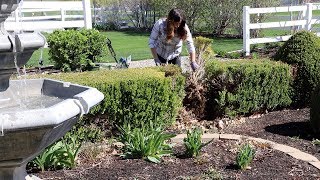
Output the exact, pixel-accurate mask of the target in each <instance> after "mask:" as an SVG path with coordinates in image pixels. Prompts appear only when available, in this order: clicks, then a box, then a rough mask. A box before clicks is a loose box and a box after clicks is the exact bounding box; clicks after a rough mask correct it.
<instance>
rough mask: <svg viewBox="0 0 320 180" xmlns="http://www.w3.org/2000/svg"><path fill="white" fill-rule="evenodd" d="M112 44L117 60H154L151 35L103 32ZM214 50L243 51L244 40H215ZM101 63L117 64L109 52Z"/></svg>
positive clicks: (45, 56) (36, 59)
mask: <svg viewBox="0 0 320 180" xmlns="http://www.w3.org/2000/svg"><path fill="white" fill-rule="evenodd" d="M102 33H103V34H105V35H106V36H107V37H108V38H109V39H110V40H111V42H112V46H113V49H114V51H115V53H116V55H117V59H120V57H127V56H129V55H131V56H132V59H133V60H142V59H150V58H152V55H151V52H150V48H149V46H148V40H149V33H145V32H142V33H137V32H114V31H112V32H102ZM212 48H213V50H214V51H215V52H217V51H222V50H223V51H234V50H239V49H242V39H225V38H214V39H213V44H212ZM186 49H187V48H186V46H184V48H183V55H187V54H188V53H187V50H186ZM48 51H49V50H48V49H43V58H42V59H43V62H44V65H50V64H52V63H51V62H50V61H49V55H48ZM40 54H41V50H37V51H35V52H34V53H33V55H32V57H31V59H30V60H29V61H28V63H27V67H32V66H38V62H39V59H40ZM101 62H115V61H114V59H113V57H112V56H111V55H110V53H109V51H108V50H107V52H106V53H105V54H104V55H103V57H102V58H101Z"/></svg>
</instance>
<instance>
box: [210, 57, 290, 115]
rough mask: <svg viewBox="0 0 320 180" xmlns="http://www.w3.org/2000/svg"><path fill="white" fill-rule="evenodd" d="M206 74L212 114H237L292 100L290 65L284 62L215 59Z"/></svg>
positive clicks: (273, 106)
mask: <svg viewBox="0 0 320 180" xmlns="http://www.w3.org/2000/svg"><path fill="white" fill-rule="evenodd" d="M206 76H207V80H208V82H207V83H208V94H207V97H208V105H207V107H208V108H207V113H208V115H209V116H223V115H225V116H228V117H233V116H236V115H245V114H250V113H254V112H258V111H264V110H273V109H276V108H278V107H284V106H288V105H290V103H291V99H290V93H291V88H290V83H291V81H292V79H291V75H290V66H289V65H287V64H284V63H281V62H275V61H270V60H254V61H252V60H241V61H211V62H209V63H208V64H207V65H206Z"/></svg>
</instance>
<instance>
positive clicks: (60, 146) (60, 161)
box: [32, 134, 81, 171]
mask: <svg viewBox="0 0 320 180" xmlns="http://www.w3.org/2000/svg"><path fill="white" fill-rule="evenodd" d="M80 147H81V143H79V142H77V141H76V136H74V135H72V134H67V135H66V136H65V137H64V138H62V139H61V140H60V141H58V142H56V143H54V144H52V145H51V146H49V147H48V148H46V149H45V150H44V151H43V152H42V153H41V154H40V155H39V156H37V157H36V158H35V159H34V160H33V161H32V164H34V166H36V167H37V168H38V169H40V170H41V171H45V170H55V169H62V168H68V169H72V168H74V167H75V166H76V158H77V155H78V152H79V149H80Z"/></svg>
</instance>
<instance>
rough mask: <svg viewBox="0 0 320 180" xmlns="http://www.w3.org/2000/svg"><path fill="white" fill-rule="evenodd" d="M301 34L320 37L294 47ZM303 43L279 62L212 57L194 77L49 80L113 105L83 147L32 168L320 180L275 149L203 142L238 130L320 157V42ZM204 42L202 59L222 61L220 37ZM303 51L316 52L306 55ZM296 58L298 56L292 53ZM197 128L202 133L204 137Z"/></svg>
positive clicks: (103, 74) (73, 138) (87, 75)
mask: <svg viewBox="0 0 320 180" xmlns="http://www.w3.org/2000/svg"><path fill="white" fill-rule="evenodd" d="M301 37H302V39H308V38H310V39H313V40H314V41H311V40H310V39H309V40H308V41H306V42H307V43H305V44H303V45H301V47H297V48H296V49H295V47H290V43H291V44H292V43H293V44H294V46H295V45H296V44H297V42H296V41H300V40H299V38H300V39H301ZM297 39H298V40H297ZM297 39H294V38H293V39H291V40H289V41H288V44H286V43H285V45H284V46H282V47H281V48H280V50H279V51H277V53H276V54H275V57H276V58H278V60H279V61H275V60H271V59H259V60H258V59H256V60H238V61H219V60H212V59H210V61H207V62H206V63H205V62H199V64H201V66H200V68H199V69H198V70H197V71H196V72H195V73H192V74H191V75H190V74H189V75H188V74H181V70H180V69H179V68H177V67H174V66H166V67H160V68H144V69H129V70H112V71H106V70H104V71H93V72H77V73H61V74H58V75H51V76H46V77H49V78H54V79H59V80H63V81H70V82H72V83H79V84H83V85H87V86H93V87H96V88H97V89H98V90H99V91H101V92H103V93H104V95H105V99H104V101H103V102H102V103H101V104H100V105H99V106H96V107H95V108H94V109H93V110H92V111H91V113H90V115H89V116H86V117H85V118H83V119H82V120H81V121H80V122H79V123H78V125H77V126H76V127H75V128H74V129H73V130H72V132H71V133H69V134H68V135H67V136H66V137H65V139H64V141H62V142H64V143H66V144H65V146H66V147H69V145H68V143H69V144H70V143H71V145H72V144H73V145H74V146H73V147H71V148H69V150H68V149H67V151H66V152H65V151H63V152H64V153H62V154H61V153H60V154H57V156H55V155H50V153H51V152H50V151H46V153H47V154H49V156H48V157H49V159H48V162H49V163H47V161H46V160H47V159H41V158H40V159H39V158H38V161H34V162H33V163H30V164H29V166H28V168H29V172H30V173H36V172H39V166H40V167H44V168H41V169H42V170H44V169H46V170H55V171H44V172H40V173H37V174H36V176H39V177H41V178H43V179H206V178H207V179H220V178H223V179H270V178H271V179H278V178H281V179H296V178H298V179H299V178H300V179H305V178H307V179H317V178H320V175H319V174H320V173H319V172H320V171H319V169H317V168H316V167H315V166H313V165H311V164H308V163H307V162H305V161H302V160H297V159H295V158H294V157H292V156H289V155H288V154H286V153H283V152H280V151H277V150H275V149H273V148H272V146H271V145H270V144H267V143H258V142H254V141H245V140H221V139H220V140H219V139H215V140H213V141H212V142H209V143H208V144H201V142H200V140H199V138H200V137H201V133H203V132H204V133H208V132H210V133H225V134H231V133H234V134H238V135H247V136H252V137H257V138H262V139H266V140H270V141H273V142H276V143H279V144H284V145H288V146H291V147H295V148H297V149H299V150H301V151H303V152H307V153H309V154H311V155H314V156H315V157H317V158H320V155H319V152H318V149H319V147H318V145H319V140H317V138H318V139H319V136H318V134H317V133H314V132H315V131H314V130H316V129H317V122H318V117H317V116H318V114H317V113H315V112H316V110H317V103H318V94H317V93H313V91H314V89H319V88H317V85H318V81H317V79H318V78H317V77H318V76H317V72H319V71H318V69H317V68H318V67H317V66H313V65H312V63H315V64H317V62H318V58H317V57H318V56H317V54H316V53H314V52H315V51H314V50H315V49H316V48H320V47H318V44H317V42H318V40H317V39H316V37H314V36H312V35H310V34H308V33H307V32H302V33H300V34H298V36H297ZM57 42H59V43H60V41H57ZM309 42H312V43H309ZM53 43H54V42H53ZM197 43H200V44H201V43H202V44H204V46H203V48H202V50H203V51H202V52H200V53H199V52H198V53H197V54H201V55H203V56H202V58H212V56H211V55H210V53H211V51H210V50H208V49H206V48H205V47H206V45H208V44H211V41H208V40H206V39H205V38H204V39H201V38H198V39H196V43H195V44H197ZM198 45H199V44H198ZM288 46H289V48H288ZM286 48H287V49H286ZM303 48H304V50H303V52H307V53H308V54H302V55H300V54H299V53H300V52H301V49H303ZM62 49H64V48H62ZM56 50H57V51H59V50H61V48H59V47H58V46H57V47H56ZM79 51H80V50H79ZM278 52H279V53H278ZM56 53H57V52H56ZM60 53H62V54H63V53H66V52H64V51H61V52H60ZM286 53H289V55H288V54H286ZM295 53H296V54H298V56H294V55H292V54H295ZM312 53H314V54H312ZM87 55H88V54H84V55H83V58H84V59H86V56H87ZM63 56H64V55H61V57H63ZM81 57H82V56H81ZM300 57H303V58H300ZM290 58H291V59H290ZM198 59H201V58H198ZM309 59H311V60H309ZM60 60H61V58H59V61H60ZM280 60H282V61H283V62H281V61H280ZM68 63H70V62H69V61H68V60H66V61H61V62H60V68H62V69H63V70H65V71H69V70H78V71H82V70H85V69H86V68H84V66H82V65H81V63H80V64H79V63H78V62H72V64H68ZM90 64H91V61H89V63H88V64H87V65H88V67H87V68H89V69H90V66H89V65H90ZM73 65H74V66H73ZM299 67H301V68H302V69H299ZM83 68H84V69H83ZM309 77H311V78H310V80H309V79H308V78H309ZM315 92H318V91H315ZM311 96H312V97H313V98H311ZM311 100H312V101H311ZM310 105H311V106H310ZM306 107H307V108H306ZM308 107H311V110H310V109H309V108H308ZM295 109H298V110H295ZM299 109H300V110H299ZM310 114H311V115H310ZM177 117H178V119H176V118H177ZM310 119H311V122H313V124H314V126H310ZM195 127H201V128H202V130H201V133H200V131H199V132H198V131H196V129H195ZM190 129H192V130H193V131H190ZM186 132H187V133H188V137H187V138H186V139H184V140H183V141H184V142H183V143H181V144H175V145H173V144H171V143H170V141H167V140H169V139H170V138H171V137H173V136H174V135H173V134H179V133H186ZM78 141H79V142H83V144H82V145H81V143H80V144H77V143H76V142H78ZM56 145H57V144H55V145H53V146H51V147H50V149H51V150H52V149H54V148H55V147H56ZM58 148H59V150H60V149H63V148H62V147H58ZM77 150H79V154H78V156H77V152H78V151H77ZM171 150H172V151H171ZM69 151H70V152H72V153H69ZM243 153H244V154H243ZM52 154H55V153H52ZM65 154H67V155H65ZM70 154H71V155H72V156H71V155H70ZM42 157H43V156H42ZM59 158H60V159H59ZM41 160H42V161H41ZM50 163H51V164H50ZM42 165H43V166H42Z"/></svg>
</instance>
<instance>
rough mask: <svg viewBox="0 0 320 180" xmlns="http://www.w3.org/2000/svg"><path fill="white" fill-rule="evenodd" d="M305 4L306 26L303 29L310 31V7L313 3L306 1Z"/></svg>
mask: <svg viewBox="0 0 320 180" xmlns="http://www.w3.org/2000/svg"><path fill="white" fill-rule="evenodd" d="M306 5H307V14H306V18H305V20H306V27H305V30H307V31H311V27H312V26H311V25H312V24H311V23H312V22H311V21H312V7H313V4H312V3H306Z"/></svg>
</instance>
